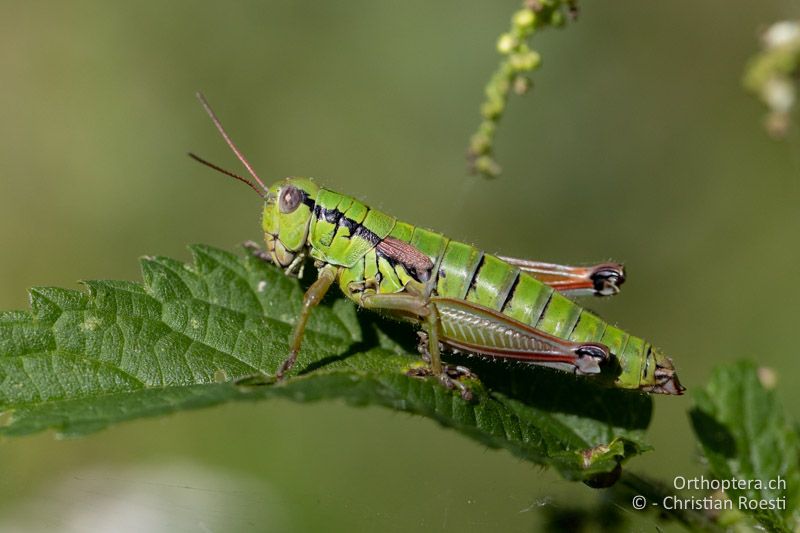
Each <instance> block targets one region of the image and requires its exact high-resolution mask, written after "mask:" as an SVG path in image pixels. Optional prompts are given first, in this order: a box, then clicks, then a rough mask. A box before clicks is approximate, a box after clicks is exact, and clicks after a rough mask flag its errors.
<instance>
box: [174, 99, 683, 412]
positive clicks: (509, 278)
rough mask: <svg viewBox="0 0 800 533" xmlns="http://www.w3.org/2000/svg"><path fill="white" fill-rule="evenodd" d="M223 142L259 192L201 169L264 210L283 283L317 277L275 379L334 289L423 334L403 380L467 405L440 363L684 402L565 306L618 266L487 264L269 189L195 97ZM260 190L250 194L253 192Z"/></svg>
mask: <svg viewBox="0 0 800 533" xmlns="http://www.w3.org/2000/svg"><path fill="white" fill-rule="evenodd" d="M198 98H199V100H200V102H201V104H202V105H203V107H204V109H205V110H206V112H207V113H208V115H209V116H210V117H211V120H212V121H213V123H214V125H215V126H216V128H217V130H218V131H219V133H220V134H221V135H222V137H223V138H224V139H225V141H226V142H227V144H228V145H229V146H230V148H231V150H232V151H233V152H234V154H235V155H236V156H237V158H238V159H239V160H240V161H241V162H242V164H243V165H244V166H245V168H246V169H247V171H248V173H249V174H250V175H251V176H252V177H253V179H254V180H255V183H253V182H252V181H250V180H249V179H246V178H243V177H241V176H239V175H236V174H234V173H231V172H229V171H227V170H224V169H222V168H220V167H218V166H216V165H214V164H212V163H209V162H208V161H205V160H204V159H201V158H200V157H198V156H196V155H194V154H189V155H190V156H191V157H193V158H194V159H196V160H197V161H199V162H201V163H203V164H205V165H208V166H209V167H211V168H213V169H215V170H217V171H219V172H222V173H224V174H226V175H228V176H230V177H233V178H235V179H237V180H240V181H242V182H244V183H246V184H247V185H249V186H250V187H251V188H252V189H253V190H255V191H256V192H257V193H258V194H259V195H260V196H261V197H262V198H263V199H264V209H263V216H262V224H263V230H264V238H265V243H266V251H265V252H263V251H262V252H256V253H259V254H260V256H261V257H262V258H263V259H265V260H268V261H270V262H272V263H274V264H275V265H277V266H279V267H281V268H282V269H283V270H284V272H285V273H286V274H287V275H297V276H301V275H302V269H303V266H304V265H305V264H306V262H307V261H308V260H309V259H310V260H313V264H314V266H315V267H316V269H317V272H318V276H317V279H316V281H314V282H313V283H312V284H311V286H310V287H309V288H308V290H307V291H306V293H305V295H304V297H303V306H302V310H301V312H300V316H299V317H298V319H297V322H296V324H295V327H294V331H293V332H292V334H291V337H290V339H289V354H288V356H287V358H286V360H285V361H284V362H283V364H282V365H281V366H280V368H279V369H278V370H277V372H276V374H275V376H276V378H277V379H278V380H281V379H283V377H284V376H285V375H286V373H287V372H288V371H289V370H290V369H291V368H292V366H293V365H294V363H295V361H296V359H297V354H298V352H299V351H300V347H301V344H302V340H303V332H304V330H305V326H306V322H307V320H308V317H309V315H310V313H311V310H312V309H313V308H314V306H316V305H317V304H318V303H319V302H320V300H322V298H323V297H324V296H325V294H326V293H327V292H328V290H329V289H330V288H331V286H332V285H334V284H338V285H339V288H340V289H341V291H342V293H343V294H344V295H345V296H346V297H347V298H349V299H350V300H352V301H353V302H355V303H356V304H357V305H358V306H360V307H362V308H364V309H369V310H372V311H377V312H381V313H383V314H388V315H391V316H393V317H397V318H400V319H403V320H407V321H410V322H413V323H415V324H417V325H419V326H420V327H421V331H420V338H421V343H420V351H421V352H422V355H423V358H424V359H426V360H427V361H428V362H429V365H428V366H427V367H425V368H417V369H413V370H410V371H409V374H412V375H416V376H421V377H424V376H429V375H433V376H435V377H437V378H438V379H439V380H440V381H441V382H442V383H443V384H444V385H446V386H447V387H449V388H458V389H459V390H460V392H461V395H462V396H463V397H464V398H469V397H471V392H470V390H469V388H468V387H467V386H465V385H464V384H463V383H462V382H461V381H460V378H462V377H467V378H470V377H474V375H473V374H471V373H470V372H469V370H468V369H466V368H464V367H462V366H455V367H453V366H449V365H445V364H443V363H442V352H445V353H447V352H456V353H458V352H464V353H467V354H472V355H478V356H482V357H487V358H496V359H502V360H516V361H522V362H526V363H532V364H536V365H543V366H549V367H554V368H557V369H560V370H565V371H569V372H573V373H575V374H598V373H600V372H601V366H604V365H611V364H614V365H615V367H614V368H616V372H617V374H616V376H615V381H614V385H615V386H617V387H621V388H625V389H638V390H640V391H645V392H652V393H661V394H682V393H683V391H684V390H685V389H684V387H683V386H681V384H680V382H679V380H678V376H677V375H676V373H675V370H674V367H673V364H672V360H671V359H670V358H668V357H666V356H665V355H663V354H662V353H661V352H660V351H659V350H658V349H656V348H654V347H653V346H652V345H651V344H650V343H649V342H646V341H644V340H643V339H641V338H639V337H635V336H633V335H630V334H628V333H626V332H624V331H622V330H621V329H618V328H616V327H614V326H611V325H609V324H608V323H606V322H605V321H603V320H602V319H601V318H599V317H598V316H596V315H595V314H593V313H590V312H589V311H587V310H585V309H583V308H581V307H580V306H579V305H578V304H576V303H575V302H574V301H573V300H572V299H570V298H569V297H573V296H583V295H596V296H610V295H614V294H617V293H618V292H619V286H620V285H621V284H622V283H623V282H624V281H625V272H624V269H623V267H622V265H619V264H616V263H603V264H599V265H594V266H589V267H577V266H566V265H557V264H551V263H543V262H536V261H529V260H524V259H516V258H512V257H504V256H495V255H491V254H488V253H485V252H483V251H481V250H478V249H477V248H475V247H474V246H471V245H469V244H465V243H463V242H459V241H455V240H452V239H449V238H447V237H445V236H444V235H441V234H439V233H435V232H433V231H429V230H426V229H423V228H420V227H417V226H414V225H411V224H408V223H406V222H402V221H400V220H397V219H396V218H395V217H393V216H390V215H388V214H385V213H382V212H381V211H378V210H376V209H372V208H370V207H368V206H366V205H364V204H363V203H361V202H359V201H358V200H356V199H354V198H352V197H350V196H347V195H344V194H341V193H338V192H335V191H332V190H329V189H326V188H323V187H320V186H319V185H317V184H316V183H315V182H314V181H312V180H310V179H308V178H298V177H290V178H285V179H283V180H281V181H278V182H277V183H275V184H273V185H272V186H270V187H267V186H266V185H265V184H264V182H263V181H262V180H261V179H260V178H259V177H258V175H257V174H256V173H255V171H254V170H253V168H252V167H251V165H250V164H249V163H248V162H247V160H246V159H245V157H244V156H243V155H242V154H241V152H240V151H239V149H238V148H237V147H236V145H235V144H234V143H233V141H232V140H231V138H230V137H229V136H228V134H227V132H226V131H225V129H224V128H223V127H222V124H221V123H220V121H219V119H218V118H217V116H216V115H215V113H214V111H213V110H212V109H211V107H210V106H209V104H208V102H207V101H206V100H205V98H204V97H203V96H202V95H201V94H198ZM256 184H257V185H258V186H257V185H256Z"/></svg>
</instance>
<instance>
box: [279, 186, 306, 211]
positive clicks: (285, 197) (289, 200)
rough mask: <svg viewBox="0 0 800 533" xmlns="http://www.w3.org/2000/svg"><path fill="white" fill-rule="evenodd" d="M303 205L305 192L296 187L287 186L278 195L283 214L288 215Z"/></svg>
mask: <svg viewBox="0 0 800 533" xmlns="http://www.w3.org/2000/svg"><path fill="white" fill-rule="evenodd" d="M301 203H303V191H301V190H300V189H298V188H297V187H295V186H294V185H287V186H286V187H284V188H283V189H281V191H280V193H278V208H279V209H280V210H281V213H283V214H288V213H291V212H293V211H294V210H295V209H297V208H298V206H300V204H301Z"/></svg>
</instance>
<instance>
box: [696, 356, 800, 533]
mask: <svg viewBox="0 0 800 533" xmlns="http://www.w3.org/2000/svg"><path fill="white" fill-rule="evenodd" d="M694 397H695V404H696V407H695V408H694V409H693V410H692V411H691V413H690V415H691V419H692V425H693V426H694V430H695V433H696V434H697V436H698V438H699V439H700V443H701V445H702V448H703V452H704V453H705V456H706V458H707V459H708V464H709V468H710V470H711V473H712V475H713V476H715V477H716V478H717V479H719V480H731V479H734V478H735V479H736V480H741V481H745V482H748V481H749V482H752V483H750V486H748V487H745V488H741V487H737V486H734V487H732V488H730V489H729V490H727V493H728V496H729V497H730V498H731V499H732V500H734V502H735V507H737V508H738V509H739V510H740V511H744V512H747V513H749V514H751V515H752V516H754V517H755V518H756V520H758V521H759V522H760V523H761V524H762V525H764V526H765V527H767V528H769V529H770V530H773V531H793V530H794V528H796V527H800V512H799V511H798V509H797V506H798V504H800V464H798V463H799V461H800V456H799V455H798V454H800V439H798V433H797V429H796V428H795V427H794V426H793V425H792V424H791V423H790V421H789V420H788V418H787V417H786V415H785V414H784V412H783V407H782V406H781V405H780V403H779V402H778V399H777V398H776V396H775V393H774V392H773V391H771V390H767V389H766V388H765V387H764V386H763V385H762V384H761V382H760V381H759V377H758V368H757V367H756V365H754V364H753V363H751V362H749V361H742V362H739V363H736V364H731V365H727V366H722V367H719V368H717V369H716V370H715V372H714V374H713V376H712V378H711V381H710V382H709V384H708V385H707V386H706V388H705V390H697V391H695V392H694ZM779 479H780V480H783V485H782V486H778V485H775V486H772V487H771V486H770V485H769V482H770V481H771V480H772V481H773V483H775V480H779ZM756 481H759V482H760V483H761V485H762V486H761V488H759V487H758V486H757V483H755V482H756ZM739 498H746V499H747V500H749V501H753V502H760V501H763V502H780V501H783V503H784V505H783V506H784V507H785V509H755V510H754V509H750V508H748V507H747V506H744V507H743V506H741V505H739V503H740V502H739ZM776 505H777V504H776Z"/></svg>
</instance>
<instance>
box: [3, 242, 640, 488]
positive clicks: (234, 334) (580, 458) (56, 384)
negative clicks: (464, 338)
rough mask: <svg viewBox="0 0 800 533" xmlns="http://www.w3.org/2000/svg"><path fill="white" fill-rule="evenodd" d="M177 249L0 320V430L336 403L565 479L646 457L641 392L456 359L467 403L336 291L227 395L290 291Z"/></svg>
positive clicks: (280, 324) (260, 272)
mask: <svg viewBox="0 0 800 533" xmlns="http://www.w3.org/2000/svg"><path fill="white" fill-rule="evenodd" d="M191 250H192V253H193V255H194V264H191V265H186V264H183V263H180V262H178V261H175V260H172V259H168V258H163V257H148V258H144V259H143V260H142V272H143V277H144V284H137V283H131V282H121V281H89V282H86V287H87V288H88V293H86V292H79V291H72V290H65V289H58V288H36V289H32V290H31V291H30V294H31V312H30V313H26V312H16V311H12V312H3V313H0V411H4V412H5V413H6V416H5V417H4V419H5V421H6V422H5V425H4V426H3V427H0V434H4V435H24V434H29V433H33V432H37V431H41V430H44V429H48V428H52V429H55V430H57V431H59V432H61V433H63V434H68V435H80V434H84V433H88V432H91V431H96V430H98V429H101V428H104V427H107V426H108V425H110V424H113V423H116V422H120V421H123V420H130V419H134V418H138V417H144V416H158V415H163V414H165V413H170V412H175V411H180V410H183V409H192V408H198V407H205V406H210V405H216V404H219V403H222V402H227V401H252V400H259V399H265V398H270V397H283V398H288V399H291V400H294V401H301V402H306V401H315V400H322V399H330V398H341V399H344V400H345V401H347V402H348V403H351V404H354V405H383V406H386V407H389V408H392V409H398V410H402V411H406V412H411V413H416V414H420V415H423V416H427V417H429V418H432V419H434V420H436V421H438V422H440V423H441V424H443V425H445V426H449V427H453V428H455V429H457V430H459V431H461V432H462V433H465V434H467V435H469V436H470V437H472V438H474V439H477V440H479V441H480V442H482V443H484V444H486V445H487V446H491V447H498V448H499V447H503V448H507V449H509V450H511V451H512V452H513V453H515V454H516V455H518V456H520V457H523V458H526V459H528V460H531V461H533V462H536V463H538V464H542V465H550V466H554V467H555V468H557V469H558V470H559V472H561V473H562V474H563V475H564V476H565V477H567V478H568V479H574V480H593V479H594V480H596V479H598V476H606V477H607V476H608V475H609V474H610V473H611V474H614V473H618V471H619V465H620V464H621V463H622V462H623V461H625V460H627V459H628V458H630V457H632V456H634V455H636V454H638V453H640V452H642V451H644V450H645V449H647V446H646V445H645V444H644V443H643V442H642V434H643V432H644V430H645V429H646V427H647V425H648V424H649V421H650V413H651V401H650V399H649V397H647V396H646V395H642V394H638V393H631V392H628V391H621V390H611V389H606V388H603V387H600V386H598V385H597V384H595V383H593V382H592V381H591V379H586V378H579V377H575V376H571V375H568V374H564V373H560V372H556V371H550V370H548V369H542V368H534V367H531V366H524V365H511V366H509V365H504V364H499V363H491V362H487V361H483V360H478V359H470V360H469V361H468V364H469V366H470V367H471V368H472V369H473V370H474V371H475V372H477V373H478V375H479V376H481V381H480V382H472V383H471V385H470V386H471V388H472V389H473V392H474V394H475V400H473V401H472V402H466V401H464V400H463V399H462V398H461V397H460V396H459V395H458V394H457V393H456V392H454V391H450V390H448V389H446V388H444V387H443V386H441V385H440V384H439V383H438V381H436V380H434V379H419V378H413V377H409V376H407V375H406V371H407V370H408V369H410V368H411V367H413V366H417V365H421V364H423V363H422V362H421V360H420V359H419V357H417V356H416V355H412V354H410V352H412V351H413V349H409V344H411V343H413V341H414V339H415V335H414V333H413V330H411V329H410V328H408V327H406V326H405V325H400V324H396V323H391V322H386V321H382V320H381V319H379V318H376V316H375V315H373V314H371V313H361V312H359V313H357V312H356V309H355V306H354V305H353V304H352V303H351V302H349V301H347V300H345V299H344V298H341V297H340V298H331V299H330V300H326V302H324V303H323V305H321V306H319V307H318V308H317V309H315V310H314V312H313V313H312V316H311V318H310V320H309V323H308V328H307V332H306V335H305V338H304V342H303V349H302V351H301V353H300V357H299V359H298V363H297V365H296V366H295V371H294V373H293V374H292V376H291V377H290V378H289V379H287V380H285V381H284V382H283V383H280V384H277V385H274V384H273V385H270V384H266V385H248V386H243V385H234V384H233V381H234V380H239V379H241V378H247V377H248V376H253V375H259V376H263V375H266V376H269V375H272V374H274V371H275V369H276V368H277V367H278V366H279V365H280V363H281V362H282V361H283V359H284V358H285V356H286V354H287V351H288V346H287V344H288V342H287V341H288V336H289V334H290V332H291V329H292V325H293V324H294V321H295V320H296V317H297V315H298V312H299V310H300V306H301V300H302V294H303V288H302V286H301V284H300V283H299V282H298V281H297V280H294V279H291V278H288V277H286V276H284V275H283V273H282V272H281V271H280V270H279V269H276V268H274V267H272V266H271V265H267V264H265V263H263V262H262V261H259V260H257V259H255V258H253V257H250V256H246V257H244V258H240V257H237V256H235V255H233V254H230V253H228V252H224V251H222V250H218V249H215V248H211V247H208V246H193V247H192V248H191ZM259 381H262V382H264V379H261V380H258V379H256V380H255V382H259ZM269 382H270V380H269V379H266V383H269Z"/></svg>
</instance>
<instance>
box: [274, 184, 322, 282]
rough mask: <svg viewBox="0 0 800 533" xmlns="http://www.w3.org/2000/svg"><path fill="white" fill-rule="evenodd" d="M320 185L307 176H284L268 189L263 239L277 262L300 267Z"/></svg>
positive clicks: (286, 265)
mask: <svg viewBox="0 0 800 533" xmlns="http://www.w3.org/2000/svg"><path fill="white" fill-rule="evenodd" d="M318 191H319V187H318V186H317V185H316V184H315V183H314V182H313V181H311V180H310V179H308V178H285V179H283V180H281V181H279V182H277V183H275V184H274V185H272V187H270V188H269V192H268V194H267V198H266V203H265V204H264V216H263V219H262V223H263V227H264V238H265V239H266V242H267V251H268V252H269V254H270V256H272V260H273V261H275V264H277V265H280V266H281V267H283V268H290V267H292V269H293V268H294V267H297V268H299V267H300V265H301V263H302V260H303V258H304V257H305V252H306V246H307V245H306V240H307V238H308V229H309V226H310V225H311V220H312V218H313V216H314V204H315V200H316V198H317V192H318Z"/></svg>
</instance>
